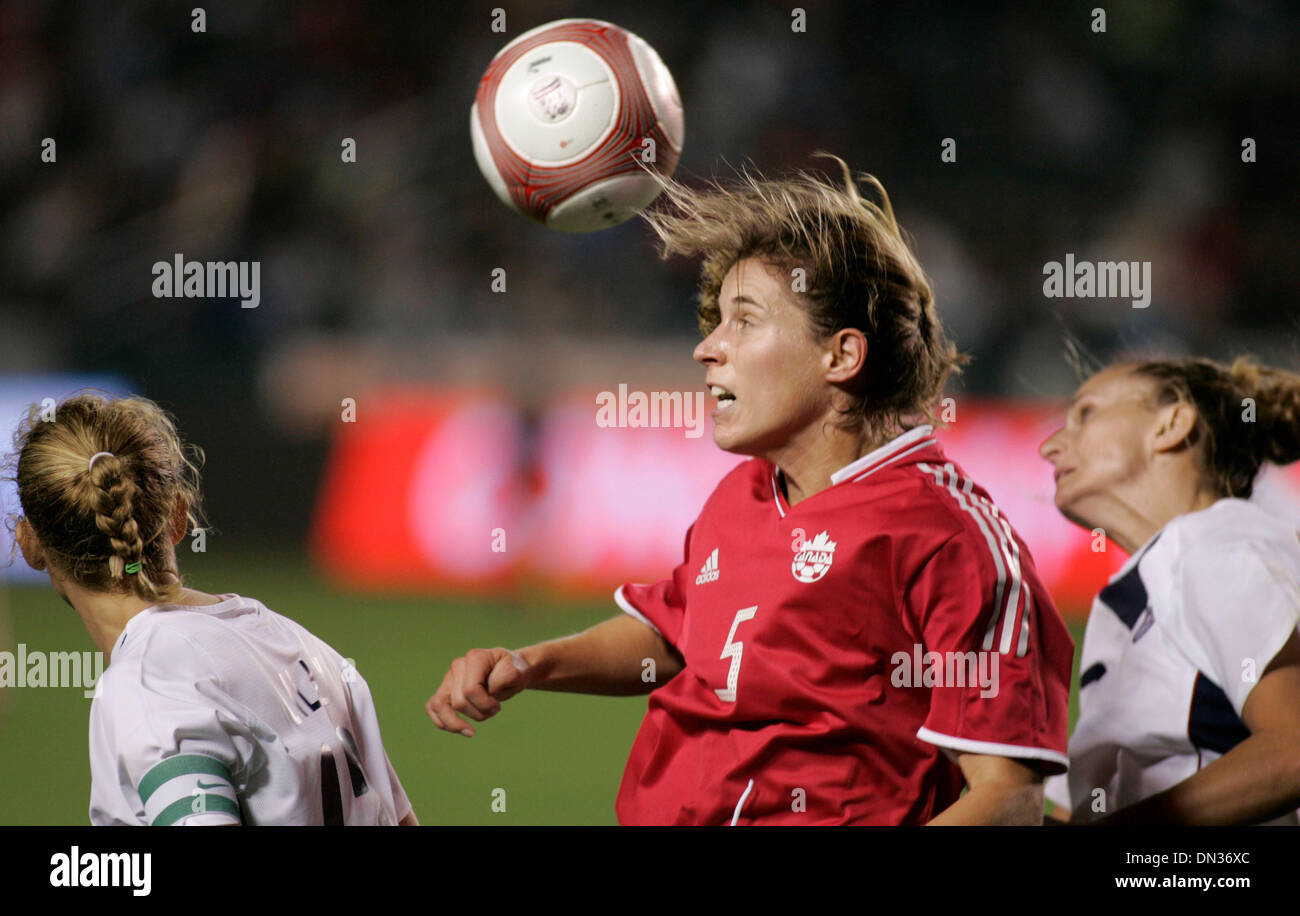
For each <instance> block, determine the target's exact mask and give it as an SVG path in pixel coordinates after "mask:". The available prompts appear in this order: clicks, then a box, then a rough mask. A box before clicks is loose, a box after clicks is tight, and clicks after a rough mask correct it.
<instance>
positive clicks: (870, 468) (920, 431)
mask: <svg viewBox="0 0 1300 916" xmlns="http://www.w3.org/2000/svg"><path fill="white" fill-rule="evenodd" d="M933 433H934V427H932V426H930V425H929V424H922V425H921V426H918V427H916V428H915V429H910V430H908V431H907V432H905V433H903V434H902V435H901V436H896V437H895V438H893V439H891V440H889V441H888V442H886V443H885V444H884V445H882V446H880V448H878V449H876V450H875V451H872V452H868V453H867V454H865V455H863V456H862V457H861V458H858V459H855V460H854V461H850V462H849V463H848V464H846V465H844V467H842V468H840V469H839V470H838V471H836V472H835V473H833V474H831V486H835V485H836V484H840V483H843V482H844V481H846V480H861V479H862V478H864V477H867V476H870V475H871V474H874V473H875V472H876V471H878V470H880V469H881V468H883V467H885V466H886V465H888V464H893V463H894V462H895V461H897V460H898V459H900V458H902V457H904V456H905V455H910V454H911V453H912V452H915V451H919V450H920V449H923V448H928V447H929V446H931V445H933V444H934V443H935V438H934V435H933ZM780 474H781V469H780V468H778V467H776V466H775V465H773V468H772V498H773V500H775V502H776V509H777V511H778V512H779V513H781V517H782V518H785V514H786V513H787V512H788V511H789V510H790V506H789V504H788V503H787V502H786V499H785V495H784V494H782V492H781V480H780Z"/></svg>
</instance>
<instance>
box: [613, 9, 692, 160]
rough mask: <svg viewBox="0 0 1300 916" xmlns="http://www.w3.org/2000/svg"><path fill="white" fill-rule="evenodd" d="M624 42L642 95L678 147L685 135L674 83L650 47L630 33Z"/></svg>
mask: <svg viewBox="0 0 1300 916" xmlns="http://www.w3.org/2000/svg"><path fill="white" fill-rule="evenodd" d="M627 43H628V48H629V49H630V50H631V51H632V59H633V60H634V61H636V69H637V73H639V74H640V76H641V82H642V83H643V84H644V85H645V89H646V95H647V96H649V97H650V105H651V107H653V108H654V112H655V117H657V118H658V119H659V125H660V126H661V127H662V128H663V129H664V133H665V134H667V135H668V139H669V140H671V141H672V142H673V145H674V146H676V147H677V149H679V150H680V149H681V148H682V142H683V140H684V139H685V136H686V118H685V115H684V114H683V112H682V98H681V96H680V95H678V93H677V83H675V82H674V81H673V75H672V74H671V73H670V72H668V68H667V67H666V66H665V65H664V62H663V59H662V58H660V56H659V54H658V53H657V52H656V51H655V49H654V48H652V47H650V45H648V44H646V43H645V41H643V40H642V39H641V38H639V37H638V36H636V35H633V34H632V33H630V32H629V33H628V36H627Z"/></svg>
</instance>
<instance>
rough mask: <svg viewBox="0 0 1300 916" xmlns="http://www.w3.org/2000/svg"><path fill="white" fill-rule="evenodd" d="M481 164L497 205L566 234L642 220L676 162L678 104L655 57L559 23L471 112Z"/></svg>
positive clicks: (627, 39)
mask: <svg viewBox="0 0 1300 916" xmlns="http://www.w3.org/2000/svg"><path fill="white" fill-rule="evenodd" d="M470 131H471V133H472V135H473V138H474V158H475V159H477V160H478V166H479V168H480V169H482V171H483V175H484V177H486V178H487V180H488V184H490V185H491V186H492V190H494V191H495V192H496V194H497V196H498V197H500V198H501V200H503V201H504V202H505V203H506V204H507V205H508V206H510V207H512V208H514V209H515V210H516V211H518V212H519V213H522V214H523V215H524V216H527V217H529V218H530V219H534V220H537V221H538V222H540V223H543V224H545V225H546V226H549V227H550V228H552V229H560V230H562V231H564V232H592V231H594V230H596V229H604V228H606V227H609V226H614V225H617V224H618V223H621V222H623V221H624V220H627V219H630V218H631V217H633V216H635V215H636V214H637V213H639V212H640V211H641V210H643V209H645V207H647V206H648V205H649V204H650V202H651V201H653V200H654V199H655V197H657V196H658V194H659V191H660V187H659V184H658V182H656V181H655V179H654V177H652V176H651V175H648V174H646V172H645V169H646V168H651V169H654V170H655V171H657V172H659V173H661V174H663V175H671V174H672V173H673V170H674V169H676V168H677V160H678V157H679V156H680V155H681V149H682V135H683V132H684V125H683V117H682V103H681V99H680V97H679V96H678V94H677V85H676V84H675V83H674V82H673V77H672V74H671V73H669V72H668V68H667V67H665V66H664V63H663V61H662V60H660V59H659V55H658V54H656V53H655V51H654V48H652V47H650V46H649V45H648V44H646V43H645V42H644V41H642V40H641V39H640V38H638V37H637V36H636V35H633V34H632V33H631V32H628V31H626V30H624V29H620V28H619V27H618V26H616V25H613V24H611V23H608V22H601V21H600V20H598V19H560V20H557V21H555V22H548V23H547V24H546V25H542V26H538V27H537V28H535V29H532V30H531V31H528V32H525V33H524V34H523V35H520V36H519V37H518V38H516V39H515V40H514V41H512V42H510V44H508V45H506V46H505V47H504V48H502V49H501V51H500V52H499V53H498V54H497V56H496V57H494V58H492V63H491V64H490V65H488V68H487V72H486V73H484V74H483V78H482V79H481V80H479V85H478V93H477V95H476V96H475V98H474V105H473V107H472V108H471V109H470Z"/></svg>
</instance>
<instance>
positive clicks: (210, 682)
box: [90, 633, 253, 826]
mask: <svg viewBox="0 0 1300 916" xmlns="http://www.w3.org/2000/svg"><path fill="white" fill-rule="evenodd" d="M147 657H148V658H149V661H148V662H147V663H144V662H142V661H141V657H140V656H136V657H133V658H131V659H127V660H123V661H124V664H123V666H122V667H121V668H118V667H117V666H116V665H113V666H110V667H109V669H108V670H107V671H105V672H104V675H103V676H102V677H101V679H100V686H99V689H98V690H97V692H96V697H95V700H94V703H93V704H92V707H91V716H90V747H91V807H90V819H91V822H92V823H94V824H97V825H103V824H136V825H153V826H169V825H181V824H184V825H203V824H238V823H241V817H240V808H239V801H238V795H237V792H236V786H237V785H239V784H240V781H241V780H242V778H243V777H244V773H243V767H242V766H241V763H240V761H241V759H242V758H241V748H244V749H247V748H251V747H252V746H253V741H252V736H251V734H250V733H249V729H248V728H247V726H246V725H245V724H244V722H243V720H242V717H241V716H240V715H239V714H238V712H237V711H236V710H235V709H234V708H233V706H234V704H233V702H232V701H231V700H230V699H229V698H228V697H226V696H225V695H224V692H223V691H222V690H221V687H220V684H219V681H218V679H217V678H216V677H215V676H214V675H211V674H204V673H203V672H204V671H205V670H209V669H208V668H207V666H205V665H204V664H203V660H202V659H203V657H202V656H201V653H199V651H198V650H197V649H195V648H194V647H193V646H192V645H191V644H190V643H189V642H188V641H187V640H185V639H184V638H183V637H179V636H165V637H164V636H163V635H162V634H159V633H154V634H151V645H150V649H149V652H148V656H147ZM196 658H197V659H199V660H198V661H197V662H196ZM115 662H116V660H115ZM187 667H188V673H186V671H187Z"/></svg>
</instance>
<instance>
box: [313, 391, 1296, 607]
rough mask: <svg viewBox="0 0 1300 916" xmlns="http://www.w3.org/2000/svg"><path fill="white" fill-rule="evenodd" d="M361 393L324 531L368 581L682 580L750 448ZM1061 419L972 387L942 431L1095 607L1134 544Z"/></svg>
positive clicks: (1075, 592)
mask: <svg viewBox="0 0 1300 916" xmlns="http://www.w3.org/2000/svg"><path fill="white" fill-rule="evenodd" d="M605 394H606V396H608V395H609V394H610V393H605ZM684 396H685V397H693V396H694V395H693V394H691V395H684ZM623 400H624V401H625V400H626V398H623ZM361 403H362V404H363V405H364V407H363V408H361V409H360V410H359V414H358V417H357V419H356V421H355V422H351V423H342V424H341V426H340V432H339V434H338V437H337V440H336V442H335V444H334V447H333V450H332V454H331V456H330V460H329V463H328V466H327V469H326V473H325V477H324V482H323V485H322V488H321V492H320V497H319V502H318V507H317V517H316V521H315V525H314V529H313V533H312V546H313V553H314V556H315V558H316V560H317V561H318V563H319V565H320V566H321V567H322V570H323V572H324V573H325V574H326V575H328V576H329V577H331V578H332V579H333V580H335V581H337V582H339V583H340V584H344V585H347V586H350V587H358V588H367V589H378V590H390V589H403V590H408V589H426V588H428V589H439V590H452V591H508V590H517V589H520V588H544V589H547V590H553V591H559V592H562V593H566V594H573V595H583V596H606V595H611V594H612V593H613V590H614V589H615V588H616V587H617V586H618V585H620V584H622V583H623V582H625V581H628V580H633V581H654V580H656V579H659V578H662V577H663V576H666V575H668V574H669V573H670V572H671V571H672V569H673V567H674V566H675V565H676V564H677V563H679V562H681V556H682V544H683V540H684V538H685V534H686V530H687V528H689V527H690V525H691V523H692V522H693V521H694V520H695V517H696V515H697V514H698V513H699V511H700V508H701V507H702V506H703V504H704V501H705V499H706V498H707V497H708V495H709V494H710V493H711V492H712V491H713V488H714V486H715V485H716V484H717V482H718V481H719V480H720V479H721V478H722V477H723V476H724V475H725V474H726V473H727V471H729V470H730V469H731V468H732V467H734V466H735V465H736V464H737V463H738V462H739V461H742V460H746V459H744V458H743V457H740V456H736V455H731V454H728V453H726V452H723V451H722V450H720V449H719V448H718V447H717V446H716V445H714V444H713V440H712V421H711V420H710V419H709V418H708V417H707V416H698V417H697V418H696V419H697V422H695V423H694V425H682V424H679V425H677V426H671V425H660V426H644V425H641V426H639V425H634V424H637V423H638V422H640V423H645V422H646V421H647V419H649V420H651V421H655V422H661V421H662V420H663V418H659V417H656V416H655V415H654V414H650V415H647V414H645V413H644V412H642V413H641V414H640V415H638V414H637V412H636V411H635V410H631V411H623V412H622V413H618V412H615V411H613V410H610V411H608V412H605V413H602V412H601V411H600V410H599V409H598V407H599V405H600V404H602V403H604V402H602V401H601V399H600V397H599V396H598V395H597V394H596V393H595V392H576V393H574V394H573V395H572V396H570V397H566V398H562V399H560V400H558V401H557V402H556V403H553V404H551V405H549V406H547V407H546V409H545V410H543V411H542V412H541V413H540V414H539V415H537V416H535V417H529V416H526V415H525V414H524V413H523V412H522V411H521V410H520V409H519V408H518V407H516V406H515V405H513V404H512V403H511V402H510V401H508V400H507V399H506V398H505V397H504V396H503V395H500V394H497V393H495V392H492V391H488V390H461V391H429V390H403V389H398V390H386V391H379V392H374V393H372V394H371V395H370V396H369V397H367V398H365V399H364V400H363V401H361ZM707 403H708V404H709V406H710V407H711V406H712V401H711V400H709V401H707ZM687 416H688V418H689V416H690V415H689V413H688V414H687ZM1060 419H1061V413H1060V411H1059V410H1058V409H1054V408H1048V407H1043V406H1039V405H1024V404H1011V403H999V402H967V401H964V400H963V401H962V402H961V403H960V406H959V408H958V413H957V416H956V417H955V419H954V420H953V422H951V423H950V425H949V427H948V428H947V429H945V430H942V431H941V432H940V433H939V437H940V440H941V441H942V443H943V445H944V449H945V451H946V452H947V453H948V455H949V456H950V457H951V458H953V459H954V460H955V461H957V462H958V463H960V464H961V465H962V466H963V467H964V468H965V469H966V471H967V472H969V473H970V475H971V476H972V477H973V478H974V479H976V480H977V481H979V482H980V483H981V484H982V485H983V486H984V487H985V488H986V489H987V490H988V491H989V493H990V494H991V495H992V497H993V499H994V501H995V502H996V503H997V504H998V506H999V507H1000V509H1001V510H1002V512H1003V514H1004V515H1005V516H1006V517H1007V518H1009V519H1010V520H1011V523H1012V524H1013V525H1014V526H1015V527H1016V529H1017V530H1018V531H1019V532H1020V535H1021V537H1022V538H1023V539H1024V540H1025V542H1026V543H1027V544H1028V545H1029V548H1030V550H1031V551H1032V552H1033V555H1034V560H1035V562H1036V563H1037V565H1038V568H1039V570H1040V572H1041V573H1042V574H1043V576H1044V577H1045V578H1046V580H1047V583H1048V585H1049V587H1050V588H1051V590H1052V593H1053V595H1054V596H1055V597H1056V600H1057V603H1058V605H1059V606H1060V607H1061V609H1062V612H1063V613H1066V614H1074V615H1078V614H1082V613H1086V611H1087V608H1088V606H1089V605H1090V603H1091V600H1092V597H1093V595H1095V594H1096V592H1097V591H1098V589H1100V588H1101V586H1102V585H1103V584H1104V583H1105V581H1106V579H1107V578H1108V576H1109V575H1110V574H1111V573H1112V572H1114V571H1115V570H1116V569H1118V568H1119V567H1120V565H1122V564H1123V562H1124V560H1125V559H1126V556H1125V554H1124V553H1123V552H1122V551H1121V550H1120V549H1119V548H1118V547H1117V546H1116V545H1115V544H1113V543H1110V542H1109V541H1107V540H1106V539H1105V537H1104V536H1102V535H1100V534H1095V533H1093V532H1091V531H1086V530H1084V529H1081V528H1078V527H1076V526H1075V525H1073V524H1071V523H1070V522H1068V521H1066V520H1065V519H1064V518H1063V517H1062V516H1061V515H1060V513H1059V512H1057V510H1056V508H1055V506H1054V505H1053V501H1052V497H1053V490H1054V485H1053V482H1052V473H1051V467H1050V465H1048V464H1047V462H1045V461H1044V460H1043V459H1042V458H1041V457H1040V456H1039V454H1038V448H1039V446H1040V445H1041V443H1042V442H1043V440H1044V439H1045V438H1046V437H1047V436H1048V435H1049V434H1050V433H1051V432H1052V430H1053V429H1055V427H1056V425H1057V424H1058V423H1059V422H1060ZM619 424H622V425H619ZM1256 490H1257V492H1256V496H1255V499H1256V500H1257V501H1259V502H1261V504H1263V505H1265V507H1266V508H1270V509H1272V510H1274V511H1277V512H1279V513H1280V514H1283V515H1287V516H1290V517H1292V518H1293V519H1294V520H1296V521H1297V522H1298V523H1300V466H1292V467H1291V468H1288V469H1284V470H1278V469H1268V470H1266V472H1265V474H1264V475H1263V476H1262V477H1261V480H1260V483H1259V484H1258V486H1257V488H1256Z"/></svg>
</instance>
